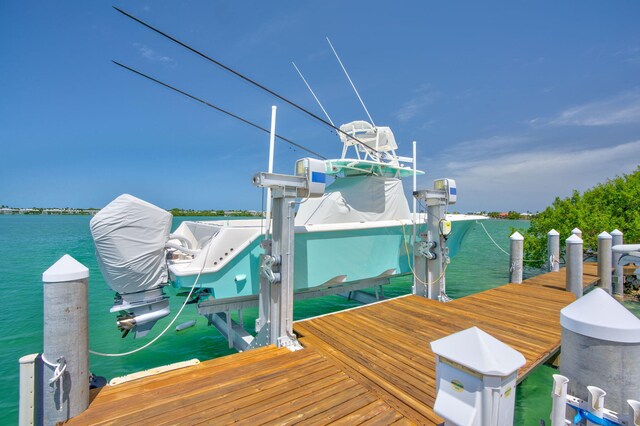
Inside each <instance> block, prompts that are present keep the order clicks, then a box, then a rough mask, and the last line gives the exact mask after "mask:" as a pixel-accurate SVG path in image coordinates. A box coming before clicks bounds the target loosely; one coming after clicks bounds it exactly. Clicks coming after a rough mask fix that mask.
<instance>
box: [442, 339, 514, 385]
mask: <svg viewBox="0 0 640 426" xmlns="http://www.w3.org/2000/svg"><path fill="white" fill-rule="evenodd" d="M431 350H432V351H433V352H434V353H435V354H436V355H438V356H441V357H443V358H447V359H449V360H451V361H453V362H456V363H458V364H461V365H463V366H465V367H467V368H470V369H472V370H473V371H477V372H478V373H480V374H484V375H488V376H508V375H509V374H511V373H513V372H515V371H516V370H518V368H520V367H522V366H523V365H524V363H525V362H526V360H525V358H524V356H522V354H521V353H520V352H518V351H516V350H515V349H513V348H511V347H510V346H508V345H506V344H504V343H502V342H501V341H500V340H498V339H496V338H495V337H493V336H491V335H490V334H488V333H485V332H484V331H482V330H480V329H479V328H478V327H471V328H468V329H466V330H463V331H460V332H458V333H454V334H452V335H450V336H447V337H443V338H442V339H438V340H436V341H433V342H431Z"/></svg>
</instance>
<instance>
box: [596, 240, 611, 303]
mask: <svg viewBox="0 0 640 426" xmlns="http://www.w3.org/2000/svg"><path fill="white" fill-rule="evenodd" d="M611 240H612V239H611V235H609V233H608V232H602V233H601V234H600V235H598V276H599V277H600V288H602V289H603V290H605V291H606V292H607V293H609V294H611V257H612V256H611Z"/></svg>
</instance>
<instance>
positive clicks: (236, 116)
mask: <svg viewBox="0 0 640 426" xmlns="http://www.w3.org/2000/svg"><path fill="white" fill-rule="evenodd" d="M112 62H113V63H114V64H116V65H118V66H119V67H122V68H124V69H126V70H129V71H131V72H132V73H135V74H138V75H139V76H141V77H144V78H146V79H148V80H151V81H153V82H154V83H158V84H159V85H161V86H164V87H166V88H167V89H171V90H173V91H175V92H178V93H180V94H181V95H184V96H186V97H188V98H191V99H193V100H194V101H198V102H200V103H201V104H204V105H206V106H208V107H209V108H213V109H215V110H216V111H220V112H221V113H223V114H227V115H228V116H230V117H233V118H235V119H236V120H240V121H242V122H243V123H245V124H248V125H250V126H253V127H255V128H256V129H258V130H262V131H263V132H265V133H269V134H270V133H271V131H269V130H268V129H265V128H264V127H261V126H259V125H257V124H255V123H252V122H251V121H249V120H247V119H245V118H242V117H240V116H239V115H236V114H233V113H231V112H229V111H226V110H224V109H222V108H220V107H217V106H215V105H213V104H210V103H209V102H207V101H205V100H203V99H200V98H198V97H196V96H193V95H191V94H189V93H187V92H185V91H183V90H180V89H177V88H175V87H173V86H171V85H169V84H167V83H163V82H162V81H160V80H158V79H155V78H153V77H151V76H149V75H147V74H144V73H142V72H140V71H137V70H135V69H133V68H131V67H128V66H126V65H124V64H121V63H120V62H116V61H112ZM275 137H277V138H278V139H280V140H282V141H283V142H286V143H288V144H290V145H293V146H295V147H296V148H300V149H302V150H304V151H306V152H308V153H309V154H312V155H315V156H316V157H318V158H321V159H323V160H326V159H327V157H324V156H322V155H320V154H318V153H317V152H315V151H312V150H310V149H309V148H305V147H304V146H302V145H300V144H297V143H295V142H293V141H292V140H290V139H287V138H285V137H283V136H280V135H278V134H276V135H275Z"/></svg>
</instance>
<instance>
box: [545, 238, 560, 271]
mask: <svg viewBox="0 0 640 426" xmlns="http://www.w3.org/2000/svg"><path fill="white" fill-rule="evenodd" d="M547 256H548V257H549V272H558V271H559V270H560V233H559V232H558V231H556V230H555V229H552V230H551V231H549V232H548V233H547Z"/></svg>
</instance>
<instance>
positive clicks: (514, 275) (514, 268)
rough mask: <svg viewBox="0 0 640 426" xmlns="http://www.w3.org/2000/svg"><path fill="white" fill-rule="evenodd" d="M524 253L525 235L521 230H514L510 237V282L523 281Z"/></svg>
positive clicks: (519, 282) (517, 282)
mask: <svg viewBox="0 0 640 426" xmlns="http://www.w3.org/2000/svg"><path fill="white" fill-rule="evenodd" d="M523 253H524V237H523V236H522V235H520V233H519V232H517V231H516V232H514V233H513V235H511V237H509V262H510V264H511V266H510V268H509V282H511V283H514V284H521V283H522V264H523V257H524V256H523Z"/></svg>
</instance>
